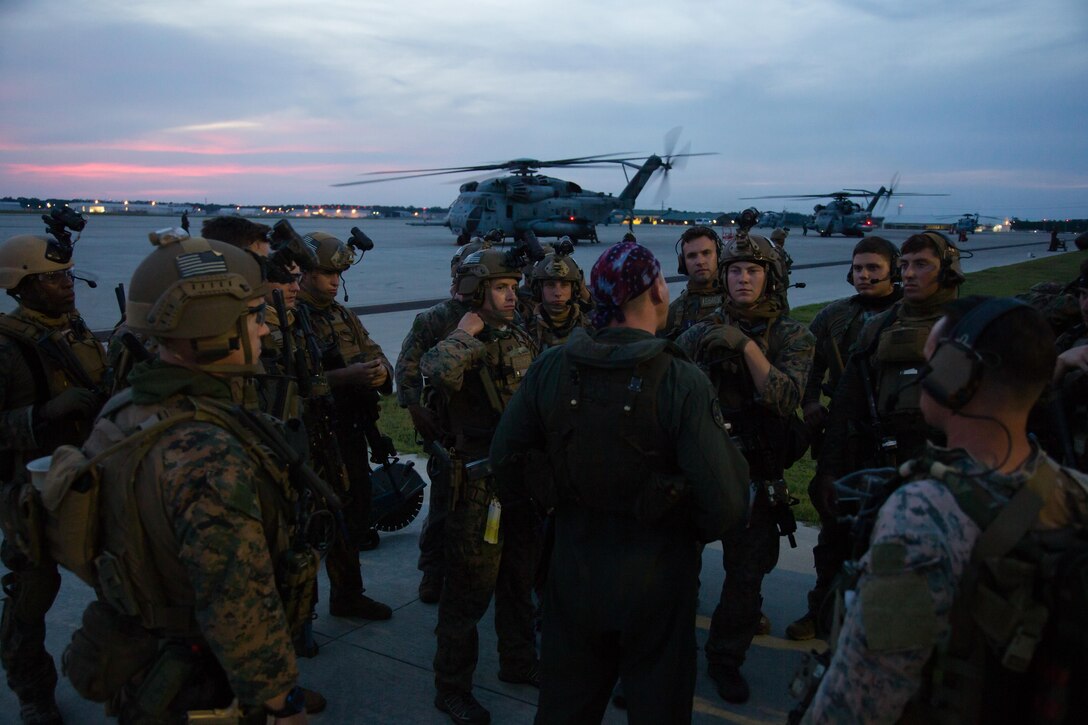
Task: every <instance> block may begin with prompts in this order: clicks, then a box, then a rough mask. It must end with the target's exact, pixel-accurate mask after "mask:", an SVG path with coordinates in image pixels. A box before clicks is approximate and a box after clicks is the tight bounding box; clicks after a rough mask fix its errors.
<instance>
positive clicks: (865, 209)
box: [741, 174, 948, 237]
mask: <svg viewBox="0 0 1088 725" xmlns="http://www.w3.org/2000/svg"><path fill="white" fill-rule="evenodd" d="M898 182H899V175H898V174H896V175H895V176H894V177H893V178H892V180H891V182H890V183H889V184H888V186H886V187H885V186H881V187H880V188H879V189H877V190H876V191H870V190H868V189H843V190H842V191H833V192H830V193H828V194H799V195H796V196H794V195H787V194H781V195H775V196H749V197H741V198H742V199H825V198H830V199H831V201H830V202H829V203H827V204H817V205H816V206H814V207H813V208H812V211H813V216H812V219H811V221H809V222H807V226H808V228H809V229H815V230H816V231H818V232H819V233H820V236H821V237H830V236H831V235H832V234H842V235H843V236H844V237H863V236H865V234H866V233H867V232H871V231H873V230H874V229H879V228H880V227H881V225H882V224H883V223H884V217H882V216H876V215H874V214H873V212H874V211H876V207H877V204H878V203H879V202H880V201H881V199H883V200H884V204H883V206H882V207H881V209H884V208H886V207H887V205H888V202H889V201H890V200H891V198H892V196H893V195H895V196H948V195H947V194H919V193H903V192H898V191H896V190H895V187H896V185H897V184H898ZM855 198H860V199H863V200H864V201H865V206H862V205H861V204H859V203H858V202H856V201H854V199H855Z"/></svg>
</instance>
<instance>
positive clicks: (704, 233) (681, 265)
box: [676, 225, 725, 277]
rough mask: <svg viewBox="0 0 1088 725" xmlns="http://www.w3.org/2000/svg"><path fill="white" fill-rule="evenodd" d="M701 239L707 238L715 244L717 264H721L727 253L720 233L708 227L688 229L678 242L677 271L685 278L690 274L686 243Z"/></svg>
mask: <svg viewBox="0 0 1088 725" xmlns="http://www.w3.org/2000/svg"><path fill="white" fill-rule="evenodd" d="M700 237H707V238H708V239H710V240H712V241H713V242H714V253H715V254H716V255H717V259H715V263H717V264H721V262H722V253H723V252H724V251H725V248H724V246H723V245H722V238H721V237H719V236H718V233H717V232H716V231H714V230H713V229H711V228H710V227H707V226H701V225H700V226H696V227H691V228H690V229H687V230H686V231H685V232H684V233H683V234H681V235H680V238H679V239H677V240H676V271H677V272H678V273H679V274H682V275H684V276H685V277H686V276H687V274H688V265H687V262H685V261H684V243H685V242H691V241H694V240H696V239H699V238H700Z"/></svg>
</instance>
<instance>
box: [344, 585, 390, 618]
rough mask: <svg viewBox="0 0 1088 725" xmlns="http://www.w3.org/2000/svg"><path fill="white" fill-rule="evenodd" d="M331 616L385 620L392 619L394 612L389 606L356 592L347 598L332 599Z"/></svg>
mask: <svg viewBox="0 0 1088 725" xmlns="http://www.w3.org/2000/svg"><path fill="white" fill-rule="evenodd" d="M329 614H331V615H332V616H334V617H360V618H362V619H374V620H383V619H390V618H391V617H392V616H393V610H392V608H390V606H389V605H388V604H382V603H381V602H376V601H374V600H373V599H371V598H370V597H368V596H367V595H365V594H363V593H362V592H356V593H355V594H352V595H348V596H346V597H330V598H329Z"/></svg>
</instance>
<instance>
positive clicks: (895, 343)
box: [873, 312, 941, 432]
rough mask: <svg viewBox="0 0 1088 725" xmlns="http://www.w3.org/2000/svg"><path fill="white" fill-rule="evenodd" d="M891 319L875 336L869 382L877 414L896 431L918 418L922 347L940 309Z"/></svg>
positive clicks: (905, 427)
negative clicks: (874, 364) (873, 367)
mask: <svg viewBox="0 0 1088 725" xmlns="http://www.w3.org/2000/svg"><path fill="white" fill-rule="evenodd" d="M892 314H893V315H895V319H894V320H892V321H891V322H890V323H889V324H887V325H886V326H885V327H884V329H882V330H881V331H880V333H879V335H878V336H877V339H876V350H875V354H874V355H873V359H874V360H875V361H876V363H877V367H876V370H874V371H873V372H874V374H875V376H876V379H875V380H873V385H874V387H875V392H876V403H877V410H878V411H880V415H881V418H883V419H886V421H887V423H888V424H889V425H891V426H892V427H893V428H895V429H896V430H897V432H898V431H902V430H909V429H910V428H911V427H913V426H914V425H916V424H917V423H919V422H920V421H921V403H920V400H921V385H919V384H918V382H917V381H918V374H919V371H920V370H921V368H922V367H923V366H924V365H925V364H926V356H925V353H924V352H923V348H924V347H925V344H926V338H928V337H929V332H930V330H932V329H933V325H935V324H936V323H937V320H939V319H940V318H941V313H940V312H935V313H933V314H932V315H929V316H925V317H907V318H905V317H903V316H902V315H898V314H896V313H892Z"/></svg>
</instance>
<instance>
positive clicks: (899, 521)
mask: <svg viewBox="0 0 1088 725" xmlns="http://www.w3.org/2000/svg"><path fill="white" fill-rule="evenodd" d="M925 455H926V458H927V460H929V461H932V460H936V461H939V462H941V463H943V464H944V465H945V466H947V467H948V468H949V469H950V470H952V471H954V472H955V475H956V476H957V477H958V478H962V479H969V480H971V481H972V482H973V483H975V484H976V485H977V486H979V487H980V488H981V490H982V491H984V492H985V494H986V495H987V496H988V497H989V498H990V499H991V501H992V502H993V505H992V506H990V507H989V508H988V509H987V510H986V513H985V518H986V519H989V520H992V517H994V516H996V514H997V513H998V512H999V511H1000V510H1001V508H1002V507H1004V506H1005V505H1006V504H1007V503H1008V502H1009V500H1010V499H1011V498H1012V496H1013V494H1015V493H1016V492H1017V491H1018V490H1019V489H1020V488H1021V487H1022V486H1023V485H1024V484H1025V482H1026V481H1027V480H1028V479H1030V478H1031V477H1032V475H1033V474H1034V472H1035V470H1036V469H1037V467H1039V466H1043V465H1048V464H1047V463H1045V462H1044V458H1045V457H1046V454H1045V453H1043V452H1042V451H1041V450H1038V449H1036V450H1035V453H1034V454H1033V455H1032V457H1031V458H1029V460H1028V461H1027V462H1026V463H1025V464H1024V466H1022V467H1021V469H1020V470H1018V471H1016V472H1015V473H1012V474H1001V473H995V472H993V471H992V470H991V469H990V468H989V467H988V466H986V465H984V464H981V463H978V462H976V461H974V460H973V459H971V458H970V457H969V456H967V455H966V454H965V453H964V452H963V451H962V450H947V449H940V448H937V447H935V446H931V447H929V448H928V449H927V450H926V451H925ZM919 470H928V467H927V466H926V465H925V464H923V466H921V467H920V469H919ZM1059 480H1061V479H1059ZM1079 485H1080V488H1079V489H1076V488H1063V489H1061V490H1062V492H1063V494H1064V498H1063V496H1056V497H1054V499H1052V500H1050V501H1048V502H1047V503H1046V505H1045V506H1044V509H1043V511H1042V512H1040V515H1039V519H1038V520H1037V523H1036V524H1035V527H1034V528H1035V529H1036V530H1042V529H1056V528H1062V527H1065V526H1069V525H1071V524H1074V523H1076V524H1077V525H1078V526H1081V527H1083V526H1084V525H1085V522H1086V521H1088V501H1086V491H1088V488H1086V484H1085V479H1084V477H1083V476H1081V477H1080V480H1079ZM1059 499H1062V501H1061V502H1059ZM976 515H978V514H977V512H976ZM983 525H988V521H984V524H983ZM980 533H981V529H980V526H979V523H978V522H976V521H975V520H974V519H973V518H972V517H971V516H969V515H968V514H967V513H965V512H964V510H963V509H962V508H961V507H960V504H959V503H958V502H957V499H956V497H955V496H954V495H953V493H952V491H951V489H950V488H949V485H948V484H947V483H945V482H943V481H942V480H935V479H932V478H926V477H923V478H921V479H918V480H914V481H911V482H909V483H907V484H904V485H902V486H900V487H899V488H898V489H897V490H896V491H895V492H893V493H892V495H891V497H890V498H889V499H888V500H887V502H885V503H884V505H883V506H882V507H881V508H880V512H879V514H877V520H876V524H875V527H874V529H873V533H872V536H871V537H870V543H869V549H868V551H867V552H866V553H865V555H864V556H863V557H862V558H861V560H860V562H859V564H860V573H861V576H860V579H859V581H858V585H857V592H858V596H857V597H856V598H854V599H853V602H852V604H849V605H847V609H846V614H845V621H844V622H843V624H842V628H841V630H840V632H839V635H838V639H837V642H836V644H835V648H834V654H833V657H832V660H831V664H830V666H829V668H828V670H827V673H826V674H825V675H824V677H823V680H822V682H821V683H820V687H819V690H818V691H817V693H816V696H815V699H814V700H813V702H812V705H811V707H809V709H808V712H807V713H806V715H805V718H804V720H803V722H805V723H824V722H826V723H844V722H866V723H883V722H887V723H891V722H897V721H899V720H900V717H901V716H903V714H904V709H906V708H908V705H909V703H910V702H911V700H912V698H914V697H915V696H916V695H918V694H919V690H920V689H921V688H922V686H923V684H924V683H925V681H926V679H927V676H926V668H925V665H926V663H927V662H928V661H929V659H930V657H931V655H932V654H933V652H934V651H935V650H941V649H942V647H943V646H944V645H946V644H947V643H948V640H949V635H950V632H951V625H950V615H951V610H952V605H953V603H954V601H955V599H956V595H957V590H958V589H959V587H960V584H961V582H962V580H963V577H964V572H965V571H966V569H967V566H968V564H969V563H970V559H971V552H972V550H973V549H974V547H975V543H976V542H977V541H978V538H979V535H980ZM897 580H898V581H897ZM890 585H895V586H890ZM890 613H894V616H892V615H891V614H890ZM974 684H975V685H976V686H977V684H978V683H974ZM912 721H913V720H912ZM922 721H927V720H918V722H922ZM928 721H932V720H928Z"/></svg>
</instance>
